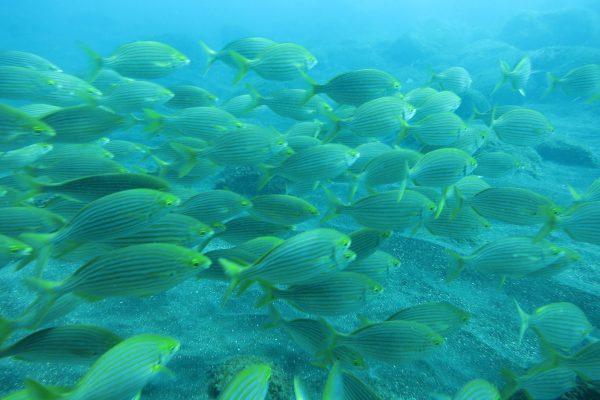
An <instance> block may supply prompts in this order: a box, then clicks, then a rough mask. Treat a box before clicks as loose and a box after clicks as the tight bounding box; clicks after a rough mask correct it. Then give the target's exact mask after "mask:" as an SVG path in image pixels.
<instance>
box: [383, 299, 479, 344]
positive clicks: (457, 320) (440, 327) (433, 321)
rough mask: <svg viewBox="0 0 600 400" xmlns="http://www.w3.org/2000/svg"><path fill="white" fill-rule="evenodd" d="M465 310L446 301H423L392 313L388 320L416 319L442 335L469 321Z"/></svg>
mask: <svg viewBox="0 0 600 400" xmlns="http://www.w3.org/2000/svg"><path fill="white" fill-rule="evenodd" d="M469 319H470V315H469V313H468V312H466V311H465V310H463V309H461V308H459V307H457V306H455V305H454V304H451V303H448V302H446V301H442V302H433V303H422V304H417V305H414V306H412V307H408V308H404V309H402V310H400V311H397V312H395V313H394V314H392V315H390V316H389V317H388V318H387V319H386V321H414V322H419V323H421V324H424V325H427V326H428V327H430V328H431V329H432V330H434V331H435V332H437V333H439V334H440V335H443V336H445V335H447V334H449V333H452V332H454V331H456V330H457V329H459V328H461V327H462V326H463V325H464V324H466V323H467V322H469Z"/></svg>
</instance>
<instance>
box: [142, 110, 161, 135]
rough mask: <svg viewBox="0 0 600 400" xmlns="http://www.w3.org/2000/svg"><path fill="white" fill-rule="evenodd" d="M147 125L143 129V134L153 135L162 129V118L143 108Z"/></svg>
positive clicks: (154, 112)
mask: <svg viewBox="0 0 600 400" xmlns="http://www.w3.org/2000/svg"><path fill="white" fill-rule="evenodd" d="M144 115H145V116H146V122H147V125H146V126H145V127H144V132H148V133H151V134H152V135H154V134H155V133H156V132H158V131H160V130H162V129H163V127H164V117H163V116H162V115H160V114H159V113H157V112H156V111H154V110H151V109H149V108H144Z"/></svg>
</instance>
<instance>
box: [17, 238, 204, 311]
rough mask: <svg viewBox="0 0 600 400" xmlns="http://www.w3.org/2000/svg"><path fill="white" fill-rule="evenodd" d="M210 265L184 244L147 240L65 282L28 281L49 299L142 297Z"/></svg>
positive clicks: (95, 261)
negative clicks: (67, 296)
mask: <svg viewBox="0 0 600 400" xmlns="http://www.w3.org/2000/svg"><path fill="white" fill-rule="evenodd" d="M209 264H210V260H209V259H208V258H207V257H206V256H204V255H202V254H200V253H198V252H195V251H193V250H189V249H186V248H185V247H181V246H176V245H172V244H166V243H147V244H138V245H133V246H129V247H124V248H121V249H116V250H112V251H110V252H108V253H105V254H103V255H101V256H99V257H97V258H94V259H93V260H91V261H90V262H88V263H86V264H84V265H82V266H81V267H79V268H78V269H77V270H76V271H75V272H73V273H72V274H71V275H70V276H69V277H67V278H66V279H64V280H62V281H58V282H50V281H45V280H42V279H36V278H29V280H28V284H29V285H30V286H31V287H32V288H33V289H35V290H37V291H39V292H40V293H41V294H42V295H44V296H46V297H47V298H49V299H50V302H52V301H53V300H55V299H57V298H59V297H61V296H63V295H65V294H67V293H74V294H77V295H80V296H84V297H87V298H91V299H102V298H106V297H112V296H139V297H142V296H151V295H154V294H156V293H161V292H163V291H165V290H168V289H170V288H172V287H174V286H176V285H178V284H180V283H181V282H183V281H185V280H186V279H188V278H190V277H192V276H194V275H197V274H198V273H199V272H200V271H201V270H203V269H206V268H207V267H208V266H209ZM50 304H51V303H50Z"/></svg>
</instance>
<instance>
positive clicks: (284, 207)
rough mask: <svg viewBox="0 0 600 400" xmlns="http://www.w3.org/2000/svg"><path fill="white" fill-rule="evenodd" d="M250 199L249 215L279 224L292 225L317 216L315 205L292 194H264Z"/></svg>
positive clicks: (317, 211)
mask: <svg viewBox="0 0 600 400" xmlns="http://www.w3.org/2000/svg"><path fill="white" fill-rule="evenodd" d="M250 201H251V202H252V208H250V209H249V213H250V215H252V216H253V217H255V218H258V219H262V220H265V221H268V222H273V223H276V224H280V225H294V224H298V223H301V222H304V221H307V220H309V219H311V218H316V217H317V216H319V210H318V209H317V207H315V206H314V205H312V204H311V203H309V202H307V201H306V200H304V199H302V198H300V197H296V196H292V195H287V194H264V195H259V196H255V197H253V198H252V199H251V200H250Z"/></svg>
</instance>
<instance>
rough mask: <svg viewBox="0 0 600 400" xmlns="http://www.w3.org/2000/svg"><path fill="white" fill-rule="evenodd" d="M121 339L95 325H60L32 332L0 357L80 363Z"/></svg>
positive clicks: (5, 350) (100, 353) (2, 351)
mask: <svg viewBox="0 0 600 400" xmlns="http://www.w3.org/2000/svg"><path fill="white" fill-rule="evenodd" d="M121 340H123V339H122V338H121V337H120V336H117V335H115V334H114V333H112V332H111V331H109V330H107V329H104V328H101V327H98V326H94V325H63V326H57V327H53V328H46V329H42V330H39V331H37V332H34V333H32V334H30V335H28V336H26V337H24V338H23V339H20V340H19V341H17V342H16V343H14V344H12V345H10V346H9V347H6V348H3V349H0V358H3V357H14V358H16V359H18V360H25V361H34V362H52V363H54V362H64V363H81V362H84V363H86V362H89V361H90V360H93V359H95V358H97V357H99V356H100V355H102V354H103V353H105V352H106V351H107V350H109V349H110V348H111V347H113V346H114V345H116V344H117V343H119V342H120V341H121Z"/></svg>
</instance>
